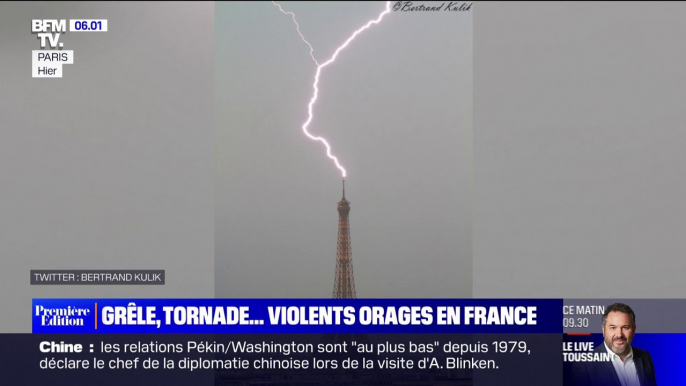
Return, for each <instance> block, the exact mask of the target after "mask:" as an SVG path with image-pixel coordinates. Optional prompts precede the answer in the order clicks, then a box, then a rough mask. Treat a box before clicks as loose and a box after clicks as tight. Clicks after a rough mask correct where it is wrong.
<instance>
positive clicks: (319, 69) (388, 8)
mask: <svg viewBox="0 0 686 386" xmlns="http://www.w3.org/2000/svg"><path fill="white" fill-rule="evenodd" d="M272 3H273V4H274V5H276V6H277V7H279V10H280V11H281V12H283V13H284V14H286V15H291V16H292V17H293V22H294V23H295V26H296V29H297V31H298V34H299V35H300V38H302V40H303V42H305V43H306V44H307V45H308V46H309V47H310V56H311V57H312V60H314V62H315V64H317V72H316V73H315V75H314V83H313V84H312V89H313V90H314V91H313V94H312V99H310V103H309V104H308V105H307V114H308V117H307V121H305V123H303V125H302V130H303V132H304V133H305V135H307V136H308V137H309V138H310V139H312V140H314V141H319V142H321V143H323V144H324V146H325V147H326V155H327V156H328V157H329V158H330V159H332V160H333V162H334V163H335V164H336V167H337V168H338V170H340V171H341V174H342V175H343V178H345V177H346V174H347V173H346V171H345V168H344V167H343V166H342V165H341V164H340V162H338V158H336V156H334V155H333V154H332V153H331V145H329V142H327V141H326V139H324V137H319V136H314V135H312V134H310V132H309V131H307V128H308V126H309V125H310V123H311V122H312V119H313V118H314V114H313V112H312V110H313V108H314V104H315V102H317V98H318V97H319V87H317V85H318V84H319V76H320V75H321V72H322V69H323V68H324V67H326V66H328V65H329V64H331V63H333V62H334V61H335V60H336V57H338V54H339V53H340V52H341V51H343V50H344V49H345V48H346V47H348V45H349V44H350V42H352V41H353V40H354V39H355V38H356V37H357V35H359V34H360V33H362V32H363V31H365V30H367V29H369V28H370V27H371V26H372V25H374V24H379V22H381V19H383V17H384V16H386V15H387V14H389V13H390V12H391V2H390V1H387V2H386V9H385V10H384V11H383V12H381V14H379V16H377V18H376V19H372V20H370V21H368V22H367V24H365V25H364V26H362V27H360V28H359V29H357V30H355V32H353V34H352V35H350V37H348V39H346V40H345V42H344V43H343V44H341V45H340V46H339V47H338V48H337V49H336V51H335V52H334V53H333V55H332V56H331V58H329V59H328V60H327V61H325V62H324V63H322V64H319V63H318V62H317V59H315V57H314V53H313V52H314V49H313V48H312V45H311V44H310V43H309V42H308V41H307V39H305V37H304V36H303V34H302V33H300V26H299V25H298V22H296V21H295V14H294V13H293V12H286V11H284V10H283V9H282V8H281V6H280V5H279V4H277V3H275V2H274V1H272Z"/></svg>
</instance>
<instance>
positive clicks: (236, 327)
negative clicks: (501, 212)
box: [31, 299, 563, 334]
mask: <svg viewBox="0 0 686 386" xmlns="http://www.w3.org/2000/svg"><path fill="white" fill-rule="evenodd" d="M131 303H133V304H135V306H134V305H132V304H131ZM562 304H563V303H562V299H33V302H32V309H31V315H32V325H33V333H72V334H79V333H87V334H92V333H101V334H112V333H261V334H264V333H341V334H344V333H562ZM208 306H209V307H213V309H215V308H217V307H222V308H224V307H248V316H249V317H248V319H249V320H253V321H260V320H261V321H263V324H232V325H194V324H181V325H178V324H174V323H173V318H172V324H165V321H166V320H165V319H166V317H165V313H164V312H163V307H208ZM327 306H331V307H336V306H338V307H352V308H354V311H353V313H354V316H355V322H354V323H352V324H350V325H346V324H342V323H341V324H340V325H335V324H334V325H313V324H305V323H300V324H296V325H282V324H274V325H272V324H271V323H270V318H269V313H268V309H269V307H304V311H305V313H304V315H303V318H304V319H307V317H308V312H309V309H310V308H311V307H327ZM470 306H472V307H477V306H481V307H487V308H489V307H498V310H499V309H500V307H536V317H535V324H533V325H517V324H514V325H474V324H468V325H467V324H464V320H463V318H461V319H460V324H452V325H439V324H438V323H437V316H438V315H437V310H438V308H439V307H450V308H453V307H460V313H461V314H463V315H462V316H464V312H465V311H464V309H465V307H470ZM114 307H119V308H118V309H119V310H120V311H119V312H124V311H123V309H122V308H126V310H127V311H128V310H131V311H134V310H135V311H134V312H133V313H132V314H138V315H142V316H141V318H142V319H145V318H146V315H147V312H148V311H147V310H148V309H152V310H154V312H155V318H154V319H158V320H160V323H159V326H158V325H154V324H153V325H148V324H133V325H130V324H126V325H116V324H107V323H106V320H105V319H104V317H105V318H109V321H110V323H111V320H112V315H113V314H114V312H113V310H115V309H114ZM364 307H383V308H384V310H386V309H388V308H394V309H395V311H398V310H400V307H430V308H431V310H430V313H431V316H432V321H431V323H430V324H419V325H373V324H368V325H365V324H363V323H361V322H360V317H361V316H362V315H361V314H360V311H361V310H362V308H364ZM96 308H97V312H96ZM188 310H189V308H186V309H183V310H180V311H179V312H180V313H182V314H187V313H188ZM292 312H295V311H292ZM65 313H66V314H71V315H67V316H66V317H64V314H65ZM74 314H78V315H74ZM96 314H97V319H96ZM170 315H171V316H173V315H174V313H173V312H171V313H170ZM420 319H421V318H420ZM424 320H426V319H424ZM74 323H75V324H76V325H64V324H74ZM258 323H259V322H258ZM96 324H97V326H96Z"/></svg>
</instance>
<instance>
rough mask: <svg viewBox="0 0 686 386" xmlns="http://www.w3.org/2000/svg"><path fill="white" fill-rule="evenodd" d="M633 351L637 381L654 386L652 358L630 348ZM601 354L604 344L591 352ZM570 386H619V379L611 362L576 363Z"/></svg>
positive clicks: (646, 385) (647, 385)
mask: <svg viewBox="0 0 686 386" xmlns="http://www.w3.org/2000/svg"><path fill="white" fill-rule="evenodd" d="M631 349H632V350H633V351H634V364H635V365H636V372H637V373H638V380H639V381H640V382H641V386H656V385H657V383H656V382H655V367H653V358H651V357H650V354H649V353H648V351H645V350H641V349H638V348H636V347H633V346H632V347H631ZM593 351H595V352H599V353H603V352H607V351H606V350H605V343H602V344H600V345H599V346H598V347H596V348H595V350H593ZM571 375H572V377H571V378H572V385H573V386H621V385H622V384H621V383H620V382H619V377H618V376H617V372H616V371H615V368H614V366H613V365H612V362H576V363H574V366H572V374H571Z"/></svg>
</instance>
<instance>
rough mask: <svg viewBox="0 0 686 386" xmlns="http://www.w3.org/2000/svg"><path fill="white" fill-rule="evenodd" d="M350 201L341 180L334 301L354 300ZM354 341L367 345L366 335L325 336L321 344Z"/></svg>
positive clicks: (355, 296)
mask: <svg viewBox="0 0 686 386" xmlns="http://www.w3.org/2000/svg"><path fill="white" fill-rule="evenodd" d="M349 214H350V201H348V200H346V199H345V180H343V198H341V200H340V201H338V243H337V247H336V277H335V279H334V284H333V298H334V299H355V298H357V295H356V293H355V276H354V275H353V257H352V253H351V250H350V221H349ZM351 341H356V342H357V343H369V338H367V335H366V334H326V335H324V336H323V337H322V343H342V342H351Z"/></svg>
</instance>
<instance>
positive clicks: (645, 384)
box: [572, 303, 657, 386]
mask: <svg viewBox="0 0 686 386" xmlns="http://www.w3.org/2000/svg"><path fill="white" fill-rule="evenodd" d="M635 333H636V315H635V314H634V311H633V310H632V309H631V307H629V306H627V305H626V304H622V303H615V304H612V305H611V306H608V307H607V308H606V309H605V313H604V314H603V337H604V340H605V342H604V343H603V344H601V345H599V346H598V347H596V349H595V352H599V353H608V354H609V355H610V357H611V361H609V362H577V363H575V364H574V366H573V367H572V384H573V385H574V386H656V385H657V383H656V381H655V367H653V359H652V358H651V357H650V354H649V353H648V351H645V350H641V349H639V348H636V347H632V346H631V342H632V341H633V340H634V334H635Z"/></svg>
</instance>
